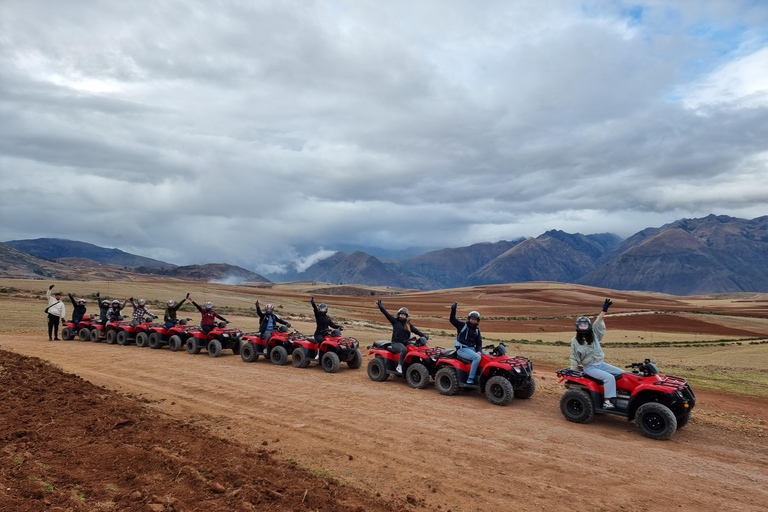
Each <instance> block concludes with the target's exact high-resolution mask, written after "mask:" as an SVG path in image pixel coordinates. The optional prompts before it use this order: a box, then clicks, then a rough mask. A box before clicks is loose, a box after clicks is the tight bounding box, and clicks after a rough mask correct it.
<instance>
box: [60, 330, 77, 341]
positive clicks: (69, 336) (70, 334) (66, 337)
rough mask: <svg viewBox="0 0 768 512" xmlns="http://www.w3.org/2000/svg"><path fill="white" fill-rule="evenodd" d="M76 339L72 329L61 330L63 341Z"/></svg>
mask: <svg viewBox="0 0 768 512" xmlns="http://www.w3.org/2000/svg"><path fill="white" fill-rule="evenodd" d="M74 337H75V334H74V333H73V332H72V329H70V328H69V327H65V328H63V329H62V330H61V339H63V340H64V341H69V340H71V339H72V338H74Z"/></svg>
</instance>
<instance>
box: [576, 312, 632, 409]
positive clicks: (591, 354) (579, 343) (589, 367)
mask: <svg viewBox="0 0 768 512" xmlns="http://www.w3.org/2000/svg"><path fill="white" fill-rule="evenodd" d="M611 304H613V301H611V299H605V302H604V303H603V310H602V311H601V312H600V314H599V315H598V317H597V318H596V319H595V322H594V323H592V322H590V321H589V318H587V317H586V316H580V317H579V318H577V319H576V336H574V337H573V339H572V340H571V370H576V369H578V367H579V366H582V367H583V368H584V373H586V374H587V375H589V376H590V377H594V378H596V379H598V380H601V381H602V382H603V388H604V391H605V392H604V394H603V398H604V399H605V401H604V402H603V409H614V408H615V407H616V406H615V405H613V403H612V402H611V399H612V398H616V377H615V376H614V375H621V374H622V373H623V370H622V369H621V368H617V367H615V366H611V365H610V364H608V363H605V362H603V359H605V354H604V353H603V349H602V348H600V341H601V340H602V339H603V336H604V335H605V321H604V320H603V318H605V314H606V313H607V312H608V308H609V307H611Z"/></svg>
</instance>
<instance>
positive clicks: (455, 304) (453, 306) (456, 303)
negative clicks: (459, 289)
mask: <svg viewBox="0 0 768 512" xmlns="http://www.w3.org/2000/svg"><path fill="white" fill-rule="evenodd" d="M457 307H459V303H458V302H454V303H453V304H451V309H456V308H457Z"/></svg>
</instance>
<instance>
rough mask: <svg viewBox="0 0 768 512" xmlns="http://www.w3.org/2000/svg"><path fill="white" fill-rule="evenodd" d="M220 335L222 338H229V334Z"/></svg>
mask: <svg viewBox="0 0 768 512" xmlns="http://www.w3.org/2000/svg"><path fill="white" fill-rule="evenodd" d="M221 337H222V338H229V334H222V335H221Z"/></svg>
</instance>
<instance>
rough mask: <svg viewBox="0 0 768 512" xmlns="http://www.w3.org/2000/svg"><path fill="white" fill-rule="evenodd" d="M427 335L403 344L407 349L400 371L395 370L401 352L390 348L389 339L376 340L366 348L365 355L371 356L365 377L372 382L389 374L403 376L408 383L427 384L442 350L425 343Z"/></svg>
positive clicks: (422, 385) (410, 384)
mask: <svg viewBox="0 0 768 512" xmlns="http://www.w3.org/2000/svg"><path fill="white" fill-rule="evenodd" d="M427 339H428V338H427V337H422V338H416V337H413V338H411V339H409V340H408V341H407V342H406V343H405V346H406V348H407V349H408V352H407V353H406V354H405V360H404V361H403V373H398V372H397V363H398V361H399V360H400V353H399V352H394V351H393V350H392V342H391V341H387V340H377V341H374V342H373V345H371V346H370V347H368V355H373V356H374V358H373V359H371V360H370V361H369V362H368V377H369V378H370V379H371V380H372V381H375V382H383V381H385V380H387V379H388V378H389V376H390V375H395V376H397V377H404V378H405V380H406V382H407V383H408V385H409V386H411V387H412V388H416V389H424V388H425V387H427V386H428V385H429V379H430V377H431V378H434V377H435V374H436V373H437V360H438V358H439V357H440V354H441V353H442V352H443V350H445V349H444V348H442V347H430V346H428V345H427Z"/></svg>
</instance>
